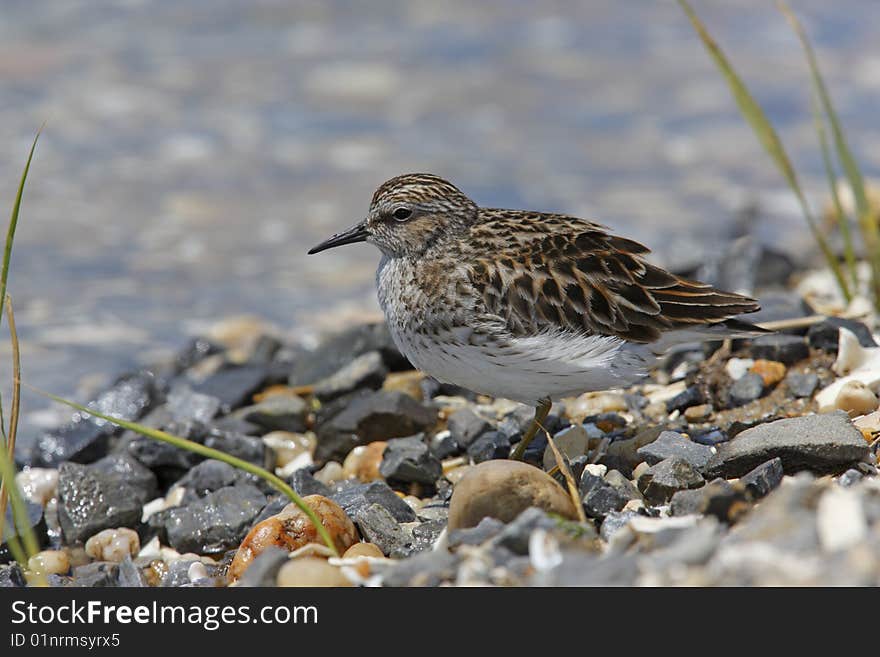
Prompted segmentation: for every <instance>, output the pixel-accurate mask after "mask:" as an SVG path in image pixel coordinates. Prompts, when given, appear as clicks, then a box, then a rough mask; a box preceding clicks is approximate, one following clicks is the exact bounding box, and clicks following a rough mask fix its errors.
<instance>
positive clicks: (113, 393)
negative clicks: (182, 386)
mask: <svg viewBox="0 0 880 657" xmlns="http://www.w3.org/2000/svg"><path fill="white" fill-rule="evenodd" d="M156 396H157V391H156V386H155V384H154V382H153V377H152V376H151V375H150V374H146V373H142V374H134V375H130V376H126V377H123V378H121V379H119V380H118V381H117V382H116V383H115V384H113V386H111V387H110V388H108V389H107V390H105V391H104V392H102V393H101V394H100V395H98V397H97V398H96V399H95V400H94V401H92V402H90V403H89V404H87V406H88V407H90V408H94V409H95V410H97V411H100V412H101V413H104V414H106V415H112V416H114V417H118V418H121V419H123V420H137V419H139V418H140V417H141V416H143V415H144V413H146V412H147V410H149V408H150V406H152V405H153V403H154V401H155V398H156ZM119 431H120V430H119V428H118V427H117V426H116V425H114V424H111V423H109V422H105V421H104V420H99V419H97V418H95V417H93V416H91V415H86V414H84V413H77V414H75V415H74V418H73V420H72V421H71V422H70V423H68V424H66V425H64V426H62V427H60V428H58V429H53V430H51V431H47V432H46V433H43V434H41V435H40V436H38V437H37V440H36V442H35V443H34V445H33V448H32V450H31V465H34V466H39V467H46V468H53V467H57V466H58V464H60V463H62V462H64V461H72V462H74V463H91V462H93V461H95V460H97V459H99V458H101V457H102V456H105V455H106V454H107V448H108V446H109V440H110V437H111V436H113V435H115V434H117V433H119Z"/></svg>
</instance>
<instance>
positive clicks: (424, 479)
mask: <svg viewBox="0 0 880 657" xmlns="http://www.w3.org/2000/svg"><path fill="white" fill-rule="evenodd" d="M379 473H380V474H381V475H382V476H383V477H385V478H386V479H388V480H389V481H400V482H404V483H410V482H418V483H422V484H433V483H434V482H435V481H437V479H438V478H439V477H440V475H441V474H442V473H443V467H442V466H441V465H440V461H439V459H437V457H436V456H434V455H433V454H432V453H431V451H430V450H429V449H428V445H427V444H426V443H425V439H424V435H423V434H418V435H415V436H409V437H408V438H392V439H390V440H389V441H388V445H387V446H386V447H385V451H384V453H383V455H382V464H381V465H380V466H379Z"/></svg>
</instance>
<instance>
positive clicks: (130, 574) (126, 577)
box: [116, 554, 147, 588]
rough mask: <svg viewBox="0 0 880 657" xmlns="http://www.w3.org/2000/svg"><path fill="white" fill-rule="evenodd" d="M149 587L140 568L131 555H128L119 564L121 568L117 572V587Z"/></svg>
mask: <svg viewBox="0 0 880 657" xmlns="http://www.w3.org/2000/svg"><path fill="white" fill-rule="evenodd" d="M146 585H147V581H146V579H145V578H144V575H143V573H141V569H140V568H138V567H137V566H136V565H135V563H134V561H132V560H131V555H128V554H126V555H125V558H124V559H123V560H122V561H120V562H119V568H118V569H117V571H116V586H123V587H128V588H140V587H144V586H146Z"/></svg>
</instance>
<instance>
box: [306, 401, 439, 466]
mask: <svg viewBox="0 0 880 657" xmlns="http://www.w3.org/2000/svg"><path fill="white" fill-rule="evenodd" d="M436 421H437V414H436V412H435V411H434V410H433V409H431V408H429V407H427V406H425V405H423V404H421V403H419V402H418V401H416V400H415V399H413V398H412V397H410V396H409V395H406V394H404V393H402V392H397V391H387V390H379V391H377V392H373V393H370V394H367V395H365V396H362V397H358V398H356V399H355V400H354V401H352V402H351V403H350V404H349V405H348V406H347V407H346V408H345V409H344V410H342V411H341V412H340V413H339V414H337V415H336V416H334V417H333V418H331V419H330V420H329V421H327V422H326V423H324V424H323V425H322V426H321V427H320V428H319V430H318V445H317V447H316V449H315V460H316V461H317V462H319V463H322V462H325V461H328V460H338V461H340V462H342V461H343V460H345V457H346V455H347V454H348V453H349V452H350V451H351V450H352V449H354V448H355V447H357V446H358V445H366V444H367V443H371V442H374V441H377V440H388V439H389V438H400V437H404V436H412V435H414V434H417V433H420V432H422V431H425V430H426V429H429V428H432V427H433V426H434V424H435V423H436Z"/></svg>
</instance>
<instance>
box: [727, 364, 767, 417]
mask: <svg viewBox="0 0 880 657" xmlns="http://www.w3.org/2000/svg"><path fill="white" fill-rule="evenodd" d="M763 394H764V379H762V378H761V375H760V374H756V373H754V372H749V373H748V374H746V375H744V376H742V377H740V378H739V379H737V380H736V381H734V382H733V385H731V386H730V388H729V389H728V391H727V403H728V405H729V406H730V407H731V408H735V407H737V406H742V405H744V404H748V403H749V402H752V401H755V400H756V399H758V398H759V397H761V395H763Z"/></svg>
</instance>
